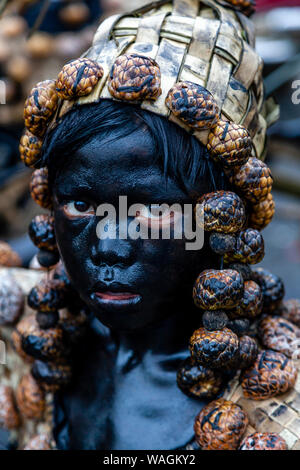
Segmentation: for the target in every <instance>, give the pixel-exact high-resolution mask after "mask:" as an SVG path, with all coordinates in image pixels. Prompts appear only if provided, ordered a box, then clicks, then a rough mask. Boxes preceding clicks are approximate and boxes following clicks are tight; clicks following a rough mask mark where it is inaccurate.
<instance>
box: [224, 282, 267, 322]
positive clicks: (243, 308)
mask: <svg viewBox="0 0 300 470" xmlns="http://www.w3.org/2000/svg"><path fill="white" fill-rule="evenodd" d="M262 308H263V295H262V291H261V288H260V287H259V285H258V284H256V282H254V281H246V282H245V283H244V294H243V297H242V299H241V301H240V303H239V304H238V306H237V307H235V309H233V310H232V311H231V312H230V313H231V317H236V318H239V317H245V318H250V319H253V318H256V317H258V316H259V315H260V314H261V312H262Z"/></svg>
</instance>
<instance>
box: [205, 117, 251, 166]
mask: <svg viewBox="0 0 300 470" xmlns="http://www.w3.org/2000/svg"><path fill="white" fill-rule="evenodd" d="M207 150H208V151H209V153H210V156H211V157H212V158H213V160H215V162H217V163H221V164H222V165H223V166H224V168H237V167H240V166H242V165H243V164H244V163H246V161H247V160H248V158H249V157H250V156H251V151H252V140H251V137H250V135H249V132H248V131H247V129H245V127H243V126H240V125H239V124H234V123H233V122H228V121H222V120H220V121H218V122H217V124H216V125H215V126H214V127H213V128H212V129H211V131H210V134H209V136H208V144H207Z"/></svg>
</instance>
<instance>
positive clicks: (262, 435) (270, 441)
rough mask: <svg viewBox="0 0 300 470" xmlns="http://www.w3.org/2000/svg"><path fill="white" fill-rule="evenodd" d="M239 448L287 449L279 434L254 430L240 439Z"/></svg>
mask: <svg viewBox="0 0 300 470" xmlns="http://www.w3.org/2000/svg"><path fill="white" fill-rule="evenodd" d="M239 450H288V446H287V443H286V442H285V440H284V439H283V438H282V437H281V436H279V434H276V433H273V432H256V433H254V434H251V435H250V436H247V437H246V438H245V439H244V440H243V441H242V443H241V445H240V448H239Z"/></svg>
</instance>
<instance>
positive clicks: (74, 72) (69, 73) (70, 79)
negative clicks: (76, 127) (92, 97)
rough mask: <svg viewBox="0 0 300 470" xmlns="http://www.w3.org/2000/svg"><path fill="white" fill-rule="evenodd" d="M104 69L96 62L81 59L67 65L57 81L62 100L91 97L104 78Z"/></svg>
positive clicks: (58, 92)
mask: <svg viewBox="0 0 300 470" xmlns="http://www.w3.org/2000/svg"><path fill="white" fill-rule="evenodd" d="M103 73H104V71H103V68H102V66H101V65H100V64H98V63H97V62H95V61H94V60H91V59H87V58H81V59H76V60H73V61H72V62H69V63H68V64H66V65H65V66H64V67H63V69H62V70H61V72H60V73H59V75H58V77H57V81H56V92H57V94H58V96H59V97H60V98H61V99H62V100H73V99H75V98H79V97H80V96H86V95H89V94H90V93H91V92H92V91H93V89H94V88H95V86H96V85H97V83H98V81H99V80H100V79H101V78H102V77H103Z"/></svg>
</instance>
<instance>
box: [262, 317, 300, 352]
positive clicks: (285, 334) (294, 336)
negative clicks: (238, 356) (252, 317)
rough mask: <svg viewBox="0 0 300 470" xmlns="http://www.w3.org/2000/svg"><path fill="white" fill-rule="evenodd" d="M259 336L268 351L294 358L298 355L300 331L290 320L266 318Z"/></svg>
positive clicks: (263, 320)
mask: <svg viewBox="0 0 300 470" xmlns="http://www.w3.org/2000/svg"><path fill="white" fill-rule="evenodd" d="M258 335H259V338H260V340H261V342H262V344H263V346H264V347H265V348H267V349H273V351H278V352H281V353H283V354H285V355H286V356H287V357H290V358H292V357H293V358H294V356H295V355H296V354H297V353H298V355H299V347H300V344H298V343H300V342H299V340H298V338H300V329H299V328H298V327H297V326H295V325H293V323H290V322H289V321H288V320H286V319H284V318H280V317H271V316H266V317H264V318H263V319H262V320H261V322H260V324H259V328H258Z"/></svg>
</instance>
